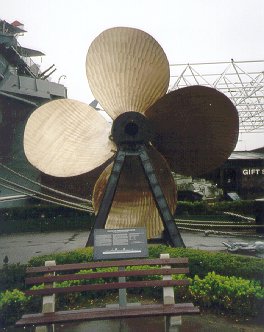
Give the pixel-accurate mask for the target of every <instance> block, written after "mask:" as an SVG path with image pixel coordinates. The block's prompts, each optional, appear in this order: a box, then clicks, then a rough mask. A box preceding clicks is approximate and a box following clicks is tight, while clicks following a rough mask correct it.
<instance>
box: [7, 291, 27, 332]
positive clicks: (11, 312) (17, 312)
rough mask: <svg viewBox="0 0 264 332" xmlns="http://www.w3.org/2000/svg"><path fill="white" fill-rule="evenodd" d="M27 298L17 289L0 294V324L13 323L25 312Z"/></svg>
mask: <svg viewBox="0 0 264 332" xmlns="http://www.w3.org/2000/svg"><path fill="white" fill-rule="evenodd" d="M28 302H29V298H28V297H26V296H25V294H24V293H23V292H21V291H20V290H18V289H14V290H12V291H9V290H7V291H5V292H3V293H1V294H0V326H6V325H8V324H12V323H14V322H15V321H16V320H17V319H19V318H20V317H21V315H22V314H23V313H24V312H25V310H26V306H27V304H28Z"/></svg>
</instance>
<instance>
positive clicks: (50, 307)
mask: <svg viewBox="0 0 264 332" xmlns="http://www.w3.org/2000/svg"><path fill="white" fill-rule="evenodd" d="M54 265H56V262H55V261H46V262H45V266H54ZM47 275H52V274H51V273H48V274H47ZM53 275H55V273H53ZM44 287H46V288H48V287H49V284H45V285H44ZM47 312H55V294H53V295H48V296H43V302H42V313H47ZM35 331H36V332H55V326H54V324H50V325H44V326H37V327H36V329H35Z"/></svg>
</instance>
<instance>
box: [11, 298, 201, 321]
mask: <svg viewBox="0 0 264 332" xmlns="http://www.w3.org/2000/svg"><path fill="white" fill-rule="evenodd" d="M198 313H199V308H198V307H195V306H194V305H193V304H192V303H177V304H167V305H162V304H151V305H141V306H135V307H130V306H129V307H125V308H97V309H80V310H69V311H57V312H54V313H47V314H30V315H24V316H23V317H22V318H21V319H20V320H19V321H17V322H16V326H27V325H32V324H34V325H45V324H56V323H67V322H76V321H85V320H104V319H116V318H132V317H145V316H174V315H185V314H198Z"/></svg>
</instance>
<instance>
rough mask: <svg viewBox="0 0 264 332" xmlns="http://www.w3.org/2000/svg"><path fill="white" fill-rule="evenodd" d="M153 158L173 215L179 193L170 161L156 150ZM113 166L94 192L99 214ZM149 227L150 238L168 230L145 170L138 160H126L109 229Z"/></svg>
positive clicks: (151, 153)
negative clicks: (165, 228)
mask: <svg viewBox="0 0 264 332" xmlns="http://www.w3.org/2000/svg"><path fill="white" fill-rule="evenodd" d="M148 153H149V156H150V158H151V160H152V163H153V167H154V168H155V170H156V175H157V178H158V181H159V184H160V186H161V188H162V190H163V193H164V195H165V197H166V200H167V203H168V205H169V208H170V210H171V212H172V213H174V211H175V208H176V200H177V191H176V185H175V182H174V180H173V177H172V175H171V171H170V169H169V167H168V164H167V162H166V160H165V159H164V158H163V157H162V156H161V154H160V153H159V152H158V151H157V150H156V149H155V148H153V147H150V148H149V151H148ZM112 166H113V164H111V165H109V166H108V167H107V168H106V169H105V170H104V171H103V173H102V174H101V176H100V177H99V179H98V180H97V182H96V184H95V187H94V192H93V206H94V209H95V212H96V213H97V212H98V209H99V206H100V204H101V201H102V198H103V194H104V191H105V187H106V184H107V181H108V179H109V176H110V173H111V170H112ZM130 227H146V229H147V236H148V238H153V237H155V236H157V235H159V234H160V233H161V232H162V230H163V229H164V227H163V223H162V221H161V218H160V216H159V212H158V210H157V208H156V205H155V201H154V198H153V196H152V193H151V191H150V187H149V184H148V182H147V179H146V178H145V174H144V171H143V167H142V165H141V163H140V160H139V158H138V157H130V156H129V157H126V159H125V163H124V166H123V169H122V172H121V175H120V179H119V182H118V186H117V190H116V193H115V197H114V200H113V203H112V207H111V210H110V213H109V215H108V219H107V222H106V226H105V228H108V229H109V228H130Z"/></svg>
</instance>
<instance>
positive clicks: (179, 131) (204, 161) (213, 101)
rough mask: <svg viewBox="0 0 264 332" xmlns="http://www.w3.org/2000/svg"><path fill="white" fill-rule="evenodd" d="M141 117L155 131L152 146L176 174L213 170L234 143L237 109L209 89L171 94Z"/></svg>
mask: <svg viewBox="0 0 264 332" xmlns="http://www.w3.org/2000/svg"><path fill="white" fill-rule="evenodd" d="M145 115H146V117H147V118H149V119H150V121H151V122H152V125H153V127H154V130H155V132H156V139H155V140H154V141H153V144H154V145H155V147H156V148H157V149H158V150H159V151H160V152H161V153H162V154H163V156H164V157H165V158H166V159H167V161H168V163H169V165H170V167H171V168H172V170H173V171H175V172H176V173H179V174H183V175H188V176H195V175H200V174H204V173H206V172H209V171H211V170H213V169H215V168H217V167H218V166H220V165H221V164H222V163H223V162H224V161H225V160H226V159H227V158H228V157H229V156H230V154H231V152H232V151H233V150H234V148H235V146H236V143H237V138H238V133H239V120H238V113H237V110H236V108H235V106H234V105H233V103H232V102H231V101H230V100H229V98H227V97H226V96H225V95H224V94H222V93H221V92H219V91H217V90H215V89H213V88H208V87H204V86H198V85H197V86H190V87H186V88H182V89H179V90H175V91H172V92H170V93H168V94H167V95H165V96H164V97H163V98H161V99H160V100H158V101H157V102H156V103H155V104H154V105H152V106H151V107H150V108H149V109H148V110H147V111H146V112H145Z"/></svg>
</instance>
